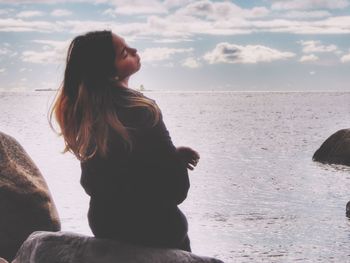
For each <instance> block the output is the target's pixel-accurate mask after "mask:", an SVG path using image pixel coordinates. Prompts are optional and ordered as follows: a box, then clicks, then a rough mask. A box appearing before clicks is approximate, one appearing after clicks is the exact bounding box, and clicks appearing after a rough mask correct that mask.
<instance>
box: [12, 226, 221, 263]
mask: <svg viewBox="0 0 350 263" xmlns="http://www.w3.org/2000/svg"><path fill="white" fill-rule="evenodd" d="M12 263H223V262H222V261H220V260H217V259H213V258H208V257H200V256H196V255H194V254H192V253H189V252H185V251H182V250H178V249H160V248H147V247H141V246H135V245H131V244H125V243H121V242H117V241H112V240H107V239H98V238H94V237H88V236H83V235H78V234H73V233H69V232H55V233H53V232H35V233H33V234H32V235H30V237H29V238H28V239H27V240H26V241H25V242H24V243H23V245H22V247H21V248H20V250H19V251H18V253H17V256H16V258H15V260H14V261H12Z"/></svg>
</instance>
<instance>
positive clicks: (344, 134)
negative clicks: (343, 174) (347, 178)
mask: <svg viewBox="0 0 350 263" xmlns="http://www.w3.org/2000/svg"><path fill="white" fill-rule="evenodd" d="M312 159H313V160H314V161H317V162H321V163H329V164H343V165H349V166H350V129H343V130H339V131H337V132H336V133H334V134H332V135H331V136H330V137H328V139H327V140H326V141H325V142H324V143H323V144H322V145H321V147H320V148H319V149H318V150H317V151H316V152H315V154H314V156H313V157H312Z"/></svg>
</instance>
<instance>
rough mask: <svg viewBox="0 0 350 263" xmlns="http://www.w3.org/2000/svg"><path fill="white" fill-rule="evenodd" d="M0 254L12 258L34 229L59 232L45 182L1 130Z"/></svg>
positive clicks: (31, 163) (55, 214) (8, 258)
mask: <svg viewBox="0 0 350 263" xmlns="http://www.w3.org/2000/svg"><path fill="white" fill-rule="evenodd" d="M0 211H1V216H0V257H3V258H5V259H7V260H8V261H11V260H12V259H13V258H14V256H15V255H16V252H17V250H18V249H19V248H20V246H21V245H22V243H23V242H24V241H25V240H26V239H27V237H28V236H29V235H30V234H31V233H32V232H34V231H38V230H44V231H59V230H60V221H59V218H58V213H57V210H56V207H55V205H54V203H53V200H52V198H51V195H50V192H49V190H48V187H47V185H46V182H45V180H44V178H43V176H42V175H41V173H40V171H39V170H38V168H37V167H36V166H35V164H34V163H33V161H32V160H31V158H30V157H29V156H28V155H27V153H26V152H25V151H24V149H23V148H22V147H21V145H20V144H19V143H18V142H17V141H16V140H15V139H14V138H12V137H10V136H8V135H6V134H4V133H1V132H0Z"/></svg>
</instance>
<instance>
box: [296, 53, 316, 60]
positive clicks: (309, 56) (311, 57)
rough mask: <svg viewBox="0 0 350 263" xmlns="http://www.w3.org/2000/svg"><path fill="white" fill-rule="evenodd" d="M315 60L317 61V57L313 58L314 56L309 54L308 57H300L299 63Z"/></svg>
mask: <svg viewBox="0 0 350 263" xmlns="http://www.w3.org/2000/svg"><path fill="white" fill-rule="evenodd" d="M317 60H319V57H318V56H315V55H314V54H310V55H305V56H302V57H301V58H300V60H299V61H300V62H313V61H317Z"/></svg>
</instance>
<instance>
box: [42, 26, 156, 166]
mask: <svg viewBox="0 0 350 263" xmlns="http://www.w3.org/2000/svg"><path fill="white" fill-rule="evenodd" d="M115 56H116V54H115V51H114V47H113V43H112V32H111V31H95V32H89V33H87V34H85V35H81V36H78V37H76V38H74V39H73V41H72V42H71V44H70V46H69V48H68V53H67V60H66V69H65V72H64V79H63V83H62V84H61V87H60V89H59V93H58V95H57V97H56V99H55V101H54V103H53V106H52V109H51V112H50V115H49V120H50V124H51V127H53V124H52V117H53V115H54V116H55V117H56V120H57V122H58V124H59V126H60V129H61V131H60V133H59V134H60V135H62V136H63V138H64V142H65V150H64V152H67V151H70V152H72V153H74V155H75V156H76V157H77V158H78V159H79V160H81V161H85V160H87V159H89V158H91V157H92V156H94V155H95V154H99V155H100V156H102V157H105V156H107V154H108V139H109V136H110V132H111V131H115V132H116V133H117V134H118V135H119V137H120V138H121V139H122V141H123V142H124V147H125V149H126V150H129V151H131V150H132V140H131V137H130V136H129V132H128V129H129V127H126V126H124V125H123V123H122V122H121V121H120V119H119V118H118V115H117V111H116V108H117V107H122V108H132V107H145V108H146V109H147V110H148V111H149V112H150V113H151V116H152V117H151V119H150V122H151V125H152V126H154V125H156V124H157V123H158V121H159V118H160V111H159V108H158V107H157V105H156V104H155V103H154V102H153V101H152V100H150V99H148V98H146V97H144V96H142V95H140V93H138V92H136V91H132V90H131V89H129V88H125V87H118V86H117V82H115V81H113V77H114V76H116V75H117V73H118V72H116V69H115V67H114V60H115Z"/></svg>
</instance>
